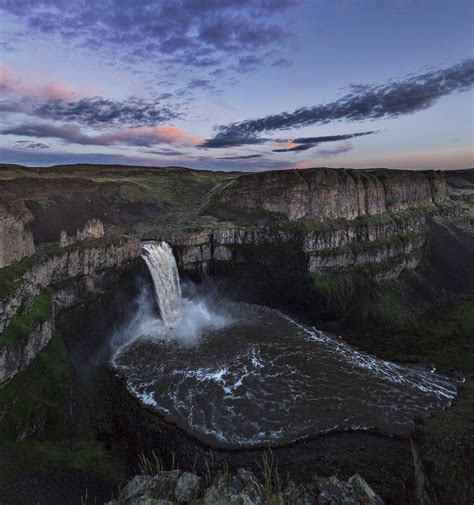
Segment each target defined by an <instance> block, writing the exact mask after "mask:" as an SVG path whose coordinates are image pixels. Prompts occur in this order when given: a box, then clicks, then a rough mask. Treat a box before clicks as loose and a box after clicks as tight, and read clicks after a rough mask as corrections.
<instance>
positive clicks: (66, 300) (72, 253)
mask: <svg viewBox="0 0 474 505" xmlns="http://www.w3.org/2000/svg"><path fill="white" fill-rule="evenodd" d="M140 256H141V245H140V241H139V240H138V238H135V237H132V238H129V237H122V238H120V239H117V240H115V241H113V242H112V243H108V242H104V243H97V241H95V242H94V241H93V242H90V243H88V244H87V243H86V244H81V245H80V246H78V245H76V246H71V247H69V248H66V249H64V250H62V251H60V252H59V253H57V252H56V251H55V253H54V254H51V255H49V256H47V257H46V258H43V259H42V260H40V261H39V262H38V264H36V265H34V266H33V267H32V268H30V269H28V270H27V271H26V272H25V273H24V274H23V276H22V278H21V280H20V281H19V282H18V284H17V286H16V287H15V288H14V289H13V290H12V291H11V292H10V293H9V294H8V296H7V297H6V298H5V299H4V300H3V301H2V304H1V305H0V332H3V334H2V335H1V336H2V337H3V339H4V340H5V338H6V337H5V335H9V333H12V334H15V335H17V336H18V338H13V339H9V341H7V342H2V341H1V340H0V384H1V383H4V382H6V381H8V380H10V379H11V378H12V377H13V376H14V375H15V374H16V373H17V372H19V371H20V370H24V369H25V368H26V367H28V365H29V364H30V363H31V362H32V361H33V360H34V358H35V357H36V355H37V354H38V352H40V351H41V349H43V348H44V347H45V346H46V345H47V344H48V342H49V341H50V339H51V337H52V332H53V330H54V316H55V314H56V313H57V312H58V311H59V310H61V309H62V308H64V307H68V306H70V305H71V304H73V303H76V302H77V301H79V300H80V299H81V298H84V297H86V296H88V295H90V294H94V293H97V292H100V289H101V280H102V278H103V277H104V275H106V274H107V272H108V271H110V270H111V269H116V268H118V269H120V268H122V267H124V266H125V265H126V264H127V263H128V262H129V261H131V260H133V259H135V258H138V257H140ZM40 296H42V297H46V298H47V302H48V304H49V305H50V307H49V308H48V309H45V308H44V307H42V313H41V317H34V314H36V313H38V312H40V311H39V310H38V308H37V307H36V304H37V300H38V297H40ZM43 305H44V304H43ZM31 314H33V315H31ZM23 321H26V323H24V322H23ZM25 324H26V325H27V326H28V330H27V333H26V334H25V335H22V334H21V331H19V330H18V329H17V328H21V327H22V326H24V325H25ZM11 325H15V328H13V329H12V328H11ZM9 330H10V332H9Z"/></svg>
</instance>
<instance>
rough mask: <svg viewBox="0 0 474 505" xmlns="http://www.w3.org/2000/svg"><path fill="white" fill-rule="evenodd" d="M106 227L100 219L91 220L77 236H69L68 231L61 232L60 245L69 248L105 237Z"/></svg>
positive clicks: (78, 231)
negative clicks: (85, 241)
mask: <svg viewBox="0 0 474 505" xmlns="http://www.w3.org/2000/svg"><path fill="white" fill-rule="evenodd" d="M104 233H105V231H104V225H103V224H102V221H101V220H100V219H91V220H90V221H87V223H86V224H85V225H84V227H83V228H82V229H81V230H77V231H76V234H75V235H68V234H67V233H66V231H64V230H61V233H60V235H59V245H60V246H61V247H67V246H70V245H72V244H76V243H78V242H83V241H84V240H93V239H98V238H102V237H103V236H104Z"/></svg>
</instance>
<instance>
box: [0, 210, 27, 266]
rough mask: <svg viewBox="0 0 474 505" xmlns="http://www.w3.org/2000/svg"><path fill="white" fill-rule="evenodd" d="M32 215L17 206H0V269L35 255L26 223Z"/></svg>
mask: <svg viewBox="0 0 474 505" xmlns="http://www.w3.org/2000/svg"><path fill="white" fill-rule="evenodd" d="M32 219H33V216H32V214H31V213H30V212H29V211H28V210H26V209H24V208H22V207H21V206H19V205H16V206H15V205H7V204H0V268H3V267H6V266H8V265H11V264H12V263H15V262H16V261H19V260H21V259H22V258H24V257H25V256H31V255H32V254H34V253H35V246H34V244H33V234H32V232H31V230H30V229H29V227H28V223H29V222H30V221H31V220H32Z"/></svg>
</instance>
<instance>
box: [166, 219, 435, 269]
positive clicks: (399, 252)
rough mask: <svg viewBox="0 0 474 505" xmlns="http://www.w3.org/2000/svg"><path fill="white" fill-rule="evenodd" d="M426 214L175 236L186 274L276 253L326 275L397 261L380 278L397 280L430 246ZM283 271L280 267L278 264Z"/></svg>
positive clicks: (267, 257) (264, 260) (269, 261)
mask: <svg viewBox="0 0 474 505" xmlns="http://www.w3.org/2000/svg"><path fill="white" fill-rule="evenodd" d="M425 224H426V215H425V214H423V213H422V212H419V211H411V212H404V213H401V214H398V215H396V216H395V215H390V214H387V215H385V216H384V219H383V220H380V221H377V220H367V219H357V220H352V221H347V222H333V223H330V225H329V226H323V227H321V228H319V229H313V228H311V227H309V228H298V227H286V228H285V229H279V228H278V227H274V226H267V227H259V228H258V227H252V228H251V227H236V228H226V229H215V230H211V231H208V232H201V233H196V234H192V235H178V236H173V237H171V239H170V241H171V242H172V243H173V245H174V248H175V251H176V254H177V258H178V264H179V266H180V267H181V269H182V270H183V271H187V272H198V273H201V274H207V273H209V272H210V270H211V267H212V265H213V264H216V263H220V262H234V263H245V262H256V263H263V264H268V265H271V264H272V262H273V256H272V251H275V250H277V249H278V250H280V251H282V253H283V255H284V254H285V250H287V251H288V253H290V252H291V253H292V254H293V255H294V253H295V251H296V252H297V253H298V257H299V264H300V265H299V266H300V268H301V269H302V270H303V271H306V272H311V273H319V274H321V273H324V272H330V271H343V270H348V269H354V268H358V267H363V266H366V265H371V264H384V263H387V262H392V263H393V262H395V264H393V265H392V266H393V267H394V268H392V270H391V271H389V270H388V269H387V270H386V271H381V272H380V274H379V276H380V277H382V278H383V277H384V276H385V278H394V277H396V276H397V275H398V274H399V273H400V271H401V270H403V268H414V267H416V266H417V264H418V262H419V260H420V255H419V254H417V252H419V251H421V249H422V248H423V246H424V244H425V242H426V233H425ZM275 266H280V265H275Z"/></svg>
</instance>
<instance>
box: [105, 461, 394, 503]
mask: <svg viewBox="0 0 474 505" xmlns="http://www.w3.org/2000/svg"><path fill="white" fill-rule="evenodd" d="M191 503H192V504H196V505H197V504H199V505H223V504H229V505H240V504H242V505H266V504H274V505H284V504H288V505H312V504H315V505H383V504H384V502H383V500H382V499H381V498H380V497H379V496H378V495H377V494H376V493H375V492H374V491H373V490H372V488H371V487H370V486H369V485H368V484H367V482H365V480H364V479H363V478H362V477H360V476H359V475H358V474H355V475H353V476H352V477H351V478H350V479H348V480H347V481H340V480H338V479H337V478H336V477H330V478H328V479H326V478H322V477H318V476H317V475H315V476H314V477H313V480H312V481H311V482H309V483H305V484H295V483H294V482H293V481H290V482H289V483H288V485H287V486H286V487H285V488H284V489H283V490H280V489H278V486H277V485H275V484H274V483H271V482H270V481H269V480H268V479H265V480H263V481H262V480H261V479H259V478H257V477H256V476H255V474H254V473H252V472H250V471H247V470H245V469H243V468H240V469H239V470H238V471H237V473H236V474H234V475H230V474H228V473H219V474H218V475H217V476H216V477H215V478H214V480H213V482H212V484H210V485H206V484H205V482H204V479H202V478H201V477H198V476H197V475H194V474H192V473H188V472H181V471H180V470H173V471H167V472H165V471H164V472H159V473H157V474H156V475H155V476H147V475H137V476H136V477H134V478H133V479H132V480H131V481H130V482H129V483H128V484H127V486H126V487H125V488H124V490H123V491H122V493H121V494H120V496H119V497H118V498H117V499H116V500H112V501H110V502H108V504H107V505H172V504H191Z"/></svg>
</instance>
